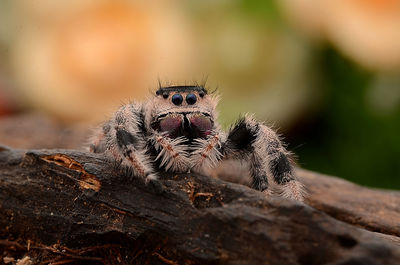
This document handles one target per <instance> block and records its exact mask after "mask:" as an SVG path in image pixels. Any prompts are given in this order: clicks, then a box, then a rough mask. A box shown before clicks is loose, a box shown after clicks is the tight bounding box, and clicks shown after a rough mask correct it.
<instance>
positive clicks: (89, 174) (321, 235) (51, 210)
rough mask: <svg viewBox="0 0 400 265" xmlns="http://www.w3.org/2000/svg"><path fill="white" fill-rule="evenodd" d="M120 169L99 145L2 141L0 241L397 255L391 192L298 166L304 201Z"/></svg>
mask: <svg viewBox="0 0 400 265" xmlns="http://www.w3.org/2000/svg"><path fill="white" fill-rule="evenodd" d="M125 173H126V172H124V171H123V170H120V169H119V168H118V167H116V166H115V164H113V163H110V162H108V161H107V160H106V159H105V158H104V157H103V156H102V155H100V154H92V153H87V152H80V151H76V150H45V149H42V150H15V149H11V148H7V147H0V236H1V239H2V241H0V247H1V246H2V248H3V253H7V255H8V256H7V257H8V258H9V257H10V255H11V254H10V253H11V252H12V251H15V252H14V253H17V252H18V250H20V251H22V252H24V254H26V255H28V256H29V257H30V258H31V259H32V260H33V261H34V262H37V263H40V262H48V261H52V262H54V263H56V264H57V262H58V264H61V263H62V262H64V263H65V262H76V263H80V262H81V263H82V264H87V263H88V262H92V263H96V262H103V263H106V264H118V263H122V264H145V263H146V262H147V263H148V264H398V263H399V261H400V246H399V241H398V236H399V227H398V225H399V222H398V220H399V219H398V218H399V215H398V212H399V211H398V207H399V201H400V195H399V193H398V192H385V191H379V190H371V189H367V188H361V187H359V186H357V185H354V184H350V183H348V182H346V181H342V180H338V179H336V178H330V177H325V176H322V175H317V174H316V173H311V172H307V171H303V170H299V171H298V175H299V177H300V178H301V180H302V181H303V182H304V183H305V184H306V186H307V189H308V191H309V197H308V199H307V201H306V203H307V204H309V205H311V206H313V207H315V208H313V207H311V206H309V205H307V204H303V203H298V202H295V201H290V200H284V199H275V198H265V196H264V194H263V193H261V192H258V191H255V190H253V189H250V188H248V187H246V186H244V185H239V184H235V183H229V182H226V181H223V180H220V179H216V178H212V177H207V176H201V175H195V174H178V175H171V174H163V175H162V176H161V178H160V179H159V180H157V181H152V182H150V183H147V184H146V183H144V182H143V181H141V180H140V179H137V178H135V177H131V176H128V175H126V174H125ZM325 212H326V213H325ZM368 230H370V231H368ZM28 245H29V251H28ZM0 250H1V249H0ZM4 251H5V252H4ZM5 257H6V256H4V254H3V259H4V258H5ZM46 259H47V260H46Z"/></svg>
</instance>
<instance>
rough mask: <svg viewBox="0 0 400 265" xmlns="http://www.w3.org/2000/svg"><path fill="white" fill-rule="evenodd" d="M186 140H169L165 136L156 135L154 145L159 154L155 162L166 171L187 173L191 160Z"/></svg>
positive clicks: (180, 138)
mask: <svg viewBox="0 0 400 265" xmlns="http://www.w3.org/2000/svg"><path fill="white" fill-rule="evenodd" d="M185 141H186V140H185V138H184V137H178V138H175V139H171V138H168V137H167V136H166V135H163V134H156V135H154V139H153V143H154V146H155V149H156V150H157V152H158V155H157V157H156V158H155V161H159V163H160V165H159V166H160V167H164V169H165V170H166V171H173V172H186V171H188V169H189V158H188V153H187V151H186V147H185V144H184V143H185Z"/></svg>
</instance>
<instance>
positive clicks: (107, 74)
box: [8, 1, 195, 120]
mask: <svg viewBox="0 0 400 265" xmlns="http://www.w3.org/2000/svg"><path fill="white" fill-rule="evenodd" d="M39 2H41V3H39ZM15 5H16V6H15V7H14V8H15V10H14V12H15V17H14V18H13V19H14V23H16V27H17V29H18V31H17V32H16V33H15V35H14V36H12V45H11V46H10V51H9V54H8V56H9V60H10V65H11V71H12V74H13V78H15V81H16V86H15V88H16V89H17V90H18V93H19V95H20V96H21V97H23V98H24V101H25V102H26V104H27V105H28V106H30V107H32V108H35V109H41V110H44V111H46V112H48V113H50V114H52V115H54V116H56V117H58V118H60V119H64V120H98V119H104V115H105V113H109V112H110V111H112V110H113V109H115V108H116V107H117V106H118V105H120V104H121V102H122V101H127V100H129V99H143V98H144V97H145V95H147V93H148V90H149V88H155V84H157V79H158V78H162V77H163V76H167V77H168V78H171V79H172V80H175V79H179V76H182V75H185V71H186V70H187V69H189V68H190V67H191V63H192V61H193V60H194V59H193V57H195V55H194V53H193V51H191V42H192V39H191V38H190V34H189V33H187V32H186V29H185V24H186V23H185V19H184V17H183V16H182V15H181V14H180V13H179V12H178V10H176V8H175V9H174V8H172V6H171V4H168V3H167V2H165V4H164V3H160V2H151V1H149V2H134V1H131V2H129V1H82V2H81V3H79V2H75V3H74V4H71V5H66V3H65V2H63V1H61V2H60V4H59V5H57V3H55V2H49V1H37V2H35V3H29V2H28V1H25V2H21V3H19V4H15ZM46 5H47V6H46ZM42 8H43V9H44V10H42ZM46 10H47V12H46ZM189 74H190V73H189Z"/></svg>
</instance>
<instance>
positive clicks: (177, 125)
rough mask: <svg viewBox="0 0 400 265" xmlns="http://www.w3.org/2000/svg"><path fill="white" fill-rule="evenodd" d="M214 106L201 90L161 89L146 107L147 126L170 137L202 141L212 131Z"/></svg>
mask: <svg viewBox="0 0 400 265" xmlns="http://www.w3.org/2000/svg"><path fill="white" fill-rule="evenodd" d="M216 103H217V100H216V98H215V97H212V96H210V95H208V94H207V91H206V89H205V88H203V87H199V86H174V87H165V88H160V89H159V90H157V92H156V96H155V97H154V98H153V99H151V100H150V101H149V102H148V104H147V110H148V111H147V115H149V117H146V118H147V119H146V124H148V125H149V127H151V128H152V129H153V130H156V131H158V132H161V133H164V132H165V133H166V134H167V136H168V137H170V138H176V137H180V136H185V137H187V138H188V139H189V140H192V139H195V138H205V137H207V136H208V135H209V134H210V133H211V131H212V130H213V129H214V119H215V107H216Z"/></svg>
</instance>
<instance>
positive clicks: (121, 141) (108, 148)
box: [90, 104, 157, 181]
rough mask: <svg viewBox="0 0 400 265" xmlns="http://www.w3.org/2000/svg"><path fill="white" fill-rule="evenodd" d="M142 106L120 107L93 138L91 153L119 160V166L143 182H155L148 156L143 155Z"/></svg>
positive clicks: (129, 105) (144, 153)
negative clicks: (130, 171) (151, 180)
mask: <svg viewBox="0 0 400 265" xmlns="http://www.w3.org/2000/svg"><path fill="white" fill-rule="evenodd" d="M141 111H142V109H141V105H139V104H128V105H124V106H123V107H121V108H120V109H119V110H118V111H117V112H116V113H115V115H114V117H112V118H111V120H109V121H108V122H107V123H105V124H104V126H103V127H102V128H101V129H100V132H99V133H98V134H97V136H95V139H94V142H93V144H92V145H91V146H90V150H91V151H92V152H95V153H102V152H104V153H105V154H106V155H109V156H110V157H113V158H114V159H115V160H117V161H119V162H120V164H121V166H123V167H126V168H127V169H130V170H133V172H132V173H133V175H134V176H138V177H142V178H144V179H145V180H146V181H148V180H150V179H156V178H157V177H156V174H155V173H154V171H153V166H152V163H151V160H150V157H149V156H148V155H147V154H146V149H145V139H144V135H143V132H142V129H141V127H142V124H141V123H142V122H143V121H142V119H141V116H142V115H141Z"/></svg>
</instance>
